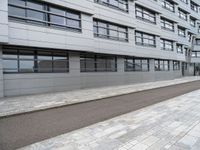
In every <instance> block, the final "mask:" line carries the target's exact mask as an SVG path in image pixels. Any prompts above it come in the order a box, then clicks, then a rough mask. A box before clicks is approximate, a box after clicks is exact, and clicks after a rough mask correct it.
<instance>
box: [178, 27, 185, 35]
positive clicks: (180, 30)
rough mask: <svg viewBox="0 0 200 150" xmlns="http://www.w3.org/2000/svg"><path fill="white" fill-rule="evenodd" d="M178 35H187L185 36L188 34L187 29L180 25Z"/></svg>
mask: <svg viewBox="0 0 200 150" xmlns="http://www.w3.org/2000/svg"><path fill="white" fill-rule="evenodd" d="M178 35H179V36H183V37H185V36H186V31H185V29H184V28H182V27H178Z"/></svg>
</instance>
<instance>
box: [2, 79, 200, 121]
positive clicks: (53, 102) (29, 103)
mask: <svg viewBox="0 0 200 150" xmlns="http://www.w3.org/2000/svg"><path fill="white" fill-rule="evenodd" d="M197 80H200V77H184V78H179V79H174V80H166V81H157V82H148V83H141V84H131V85H121V86H110V87H102V88H93V89H85V90H77V91H69V92H58V93H48V94H40V95H28V96H20V97H10V98H3V99H0V117H3V116H9V115H13V114H20V113H25V112H31V111H37V110H44V109H47V108H54V107H59V106H65V105H70V104H75V103H80V102H86V101H92V100H97V99H102V98H107V97H112V96H118V95H123V94H129V93H133V92H138V91H143V90H148V89H154V88H159V87H165V86H170V85H175V84H181V83H187V82H192V81H197Z"/></svg>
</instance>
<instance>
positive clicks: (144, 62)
mask: <svg viewBox="0 0 200 150" xmlns="http://www.w3.org/2000/svg"><path fill="white" fill-rule="evenodd" d="M124 63H125V71H149V59H145V58H135V57H129V58H125V62H124Z"/></svg>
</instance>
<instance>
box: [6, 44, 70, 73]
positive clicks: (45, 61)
mask: <svg viewBox="0 0 200 150" xmlns="http://www.w3.org/2000/svg"><path fill="white" fill-rule="evenodd" d="M3 71H4V73H37V72H38V73H51V72H69V59H68V53H67V52H65V51H59V50H56V51H55V52H52V51H46V50H40V49H38V50H35V49H34V50H33V49H31V48H20V47H3Z"/></svg>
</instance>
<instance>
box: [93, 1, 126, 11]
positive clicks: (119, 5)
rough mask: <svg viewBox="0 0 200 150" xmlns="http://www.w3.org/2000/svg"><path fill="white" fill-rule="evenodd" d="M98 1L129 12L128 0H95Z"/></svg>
mask: <svg viewBox="0 0 200 150" xmlns="http://www.w3.org/2000/svg"><path fill="white" fill-rule="evenodd" d="M94 1H95V2H96V3H99V4H102V5H105V6H108V7H111V8H114V9H118V10H121V11H125V12H128V0H94Z"/></svg>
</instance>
